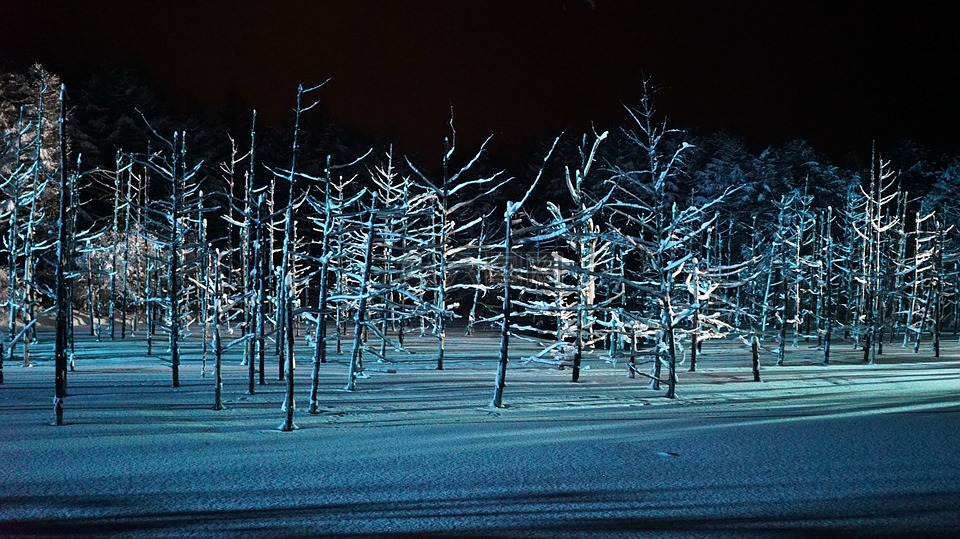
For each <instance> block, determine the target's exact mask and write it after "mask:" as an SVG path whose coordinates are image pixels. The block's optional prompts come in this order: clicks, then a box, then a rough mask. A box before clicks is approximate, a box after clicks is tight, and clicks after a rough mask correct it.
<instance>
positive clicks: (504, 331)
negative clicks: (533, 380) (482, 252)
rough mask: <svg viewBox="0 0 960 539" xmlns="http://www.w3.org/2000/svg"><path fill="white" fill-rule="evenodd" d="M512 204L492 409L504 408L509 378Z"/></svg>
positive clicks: (505, 243)
mask: <svg viewBox="0 0 960 539" xmlns="http://www.w3.org/2000/svg"><path fill="white" fill-rule="evenodd" d="M512 204H513V203H512V202H507V208H508V209H507V212H506V213H505V214H504V222H505V226H506V236H505V237H504V239H503V322H502V323H501V325H500V352H499V355H498V360H497V378H496V381H495V383H494V390H493V400H492V401H491V402H490V406H491V407H492V408H503V407H504V406H503V388H504V386H505V385H506V378H507V357H508V355H509V352H510V309H511V308H512V306H511V304H510V277H511V274H512V272H513V268H512V267H511V260H510V251H511V250H512V249H513V243H512V242H513V240H512V238H511V226H510V222H511V221H512V220H513V215H512V214H511V213H510V210H509V208H510V206H511V205H512Z"/></svg>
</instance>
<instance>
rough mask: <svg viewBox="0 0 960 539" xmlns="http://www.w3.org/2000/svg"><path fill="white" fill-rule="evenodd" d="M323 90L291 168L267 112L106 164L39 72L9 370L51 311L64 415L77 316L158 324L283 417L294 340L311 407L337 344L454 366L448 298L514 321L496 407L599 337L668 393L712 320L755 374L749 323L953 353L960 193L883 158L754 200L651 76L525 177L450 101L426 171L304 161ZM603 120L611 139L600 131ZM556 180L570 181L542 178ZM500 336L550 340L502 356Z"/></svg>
mask: <svg viewBox="0 0 960 539" xmlns="http://www.w3.org/2000/svg"><path fill="white" fill-rule="evenodd" d="M321 86H322V85H321ZM321 86H317V87H314V88H304V87H300V88H299V90H298V92H297V96H296V98H297V99H296V108H295V117H294V124H293V133H292V146H291V147H290V151H289V161H288V162H287V163H285V164H284V165H282V166H274V165H272V164H270V163H263V162H261V161H260V160H259V157H258V153H257V146H258V143H257V124H256V114H255V113H254V116H253V122H252V124H251V128H250V132H249V136H248V137H246V138H247V140H241V141H240V142H237V141H236V140H234V139H231V140H230V143H231V144H230V147H231V152H230V155H229V156H228V157H227V158H226V159H224V160H223V161H222V162H221V163H216V164H211V163H205V162H203V161H202V160H195V159H194V158H192V156H191V152H190V151H189V148H190V144H189V141H190V135H189V133H187V132H184V131H180V130H177V131H174V132H173V133H172V134H169V135H168V134H165V133H159V132H157V131H155V130H153V128H151V127H150V124H149V123H148V122H147V121H146V119H143V125H144V129H146V130H148V131H149V132H150V134H151V137H150V141H151V142H150V143H149V145H148V146H147V147H146V148H139V149H130V150H129V151H120V152H118V154H117V157H116V161H115V166H114V167H113V168H112V169H111V170H105V169H100V168H98V169H92V170H84V167H83V163H82V159H81V156H79V155H76V156H71V155H69V154H70V151H69V148H68V145H67V141H66V137H65V136H64V134H63V124H64V122H65V120H67V114H66V112H65V109H64V101H65V97H64V93H63V91H62V89H61V91H60V93H59V95H56V93H55V92H51V89H50V88H49V84H48V82H47V81H46V79H43V80H41V83H40V84H39V86H38V95H37V98H36V99H35V100H33V101H32V102H31V103H29V104H24V105H23V106H22V107H21V110H20V111H19V112H18V115H17V119H16V121H13V122H8V123H9V125H10V127H9V128H6V129H5V131H4V132H3V139H2V147H0V167H2V168H0V170H2V177H0V189H2V192H3V195H2V197H3V198H2V200H0V202H2V204H0V223H2V224H0V230H2V232H3V259H4V263H5V267H4V277H5V279H6V282H5V283H4V292H5V293H4V295H3V298H2V299H3V301H2V307H3V311H4V313H3V314H4V321H5V322H6V324H7V325H6V331H5V332H4V337H3V339H0V383H2V381H3V379H2V375H3V369H2V365H3V363H2V361H3V359H2V358H4V357H5V358H6V359H7V361H14V360H19V361H22V363H23V364H25V365H28V364H29V362H30V344H31V343H32V342H35V340H36V339H38V338H42V336H40V335H38V334H37V331H36V330H37V323H38V322H37V321H38V320H39V319H40V318H41V317H42V316H43V314H44V313H51V315H52V317H53V319H54V320H55V324H54V326H55V328H56V345H55V360H56V372H57V379H56V399H55V402H56V418H57V422H58V423H60V422H62V413H63V398H64V397H65V396H66V378H67V372H68V366H69V367H72V365H73V363H72V359H71V354H72V350H73V347H74V346H75V344H74V338H73V326H74V322H75V320H77V318H78V317H79V316H80V315H81V314H82V318H81V319H86V320H87V321H88V322H89V331H90V332H91V333H92V334H93V335H95V336H96V338H97V339H114V340H115V339H124V338H127V336H128V335H130V334H143V335H144V337H145V342H146V353H147V354H149V355H154V354H157V347H156V346H155V343H154V341H155V339H156V338H157V336H159V335H161V334H163V335H165V336H166V339H165V340H166V351H164V352H162V353H161V354H159V355H160V356H161V357H162V358H163V359H164V361H167V362H168V363H169V365H170V367H171V373H172V384H173V386H175V387H176V386H178V385H179V383H180V374H181V372H180V367H181V364H182V362H183V359H184V358H183V355H182V344H183V343H184V342H185V341H186V340H187V339H190V338H193V339H195V340H196V339H199V340H200V341H201V342H202V343H203V344H202V347H201V349H200V356H199V357H197V358H192V357H191V358H190V359H191V360H193V359H196V360H199V364H200V375H201V376H207V375H208V374H212V375H213V378H214V386H215V398H214V401H215V402H214V407H215V408H216V409H221V408H222V407H223V402H222V374H221V372H222V360H223V353H224V351H225V350H227V349H229V348H231V347H234V346H240V347H242V349H243V350H244V352H243V358H244V359H243V361H244V363H245V365H247V367H248V370H247V375H248V379H247V391H248V392H249V393H251V394H252V393H255V392H256V391H257V387H258V386H259V385H263V384H265V383H266V374H265V373H266V372H267V371H268V362H276V365H277V370H276V372H277V378H278V379H279V380H283V381H284V382H285V384H286V392H285V399H284V402H283V406H282V407H283V410H284V412H285V416H284V420H283V423H282V425H281V429H282V430H292V429H294V428H295V423H294V412H295V410H296V402H295V399H294V397H295V395H296V393H297V388H296V387H295V386H294V380H295V376H294V371H295V369H296V367H297V361H296V360H297V358H295V347H294V344H295V342H296V341H298V340H299V341H300V343H301V344H302V343H305V342H308V343H310V345H311V346H312V348H313V354H312V365H311V377H310V379H311V387H310V388H309V403H310V404H309V412H311V413H318V412H319V410H320V404H319V403H320V395H319V374H320V370H321V369H322V364H323V363H325V362H327V359H328V357H329V354H328V347H335V349H336V351H337V352H338V353H342V352H344V350H346V353H347V362H348V365H347V367H348V368H347V379H346V380H344V389H346V390H350V391H352V390H355V389H357V387H358V383H360V380H362V379H363V377H364V370H365V363H368V362H369V361H371V360H374V361H387V360H394V359H396V358H398V357H402V356H403V354H406V353H407V352H406V348H405V337H408V336H409V334H410V333H411V332H414V331H418V332H419V333H420V334H421V335H431V336H432V337H433V338H435V339H436V352H435V360H436V368H437V369H444V368H445V363H444V359H445V356H446V346H445V344H446V339H447V335H448V332H449V331H450V328H451V326H450V324H451V321H452V320H454V319H455V318H462V319H464V321H465V322H466V331H467V332H468V333H469V332H471V331H473V330H474V328H476V327H479V326H488V327H499V329H500V352H499V357H498V361H497V369H496V373H495V376H494V396H493V399H492V401H491V405H492V406H493V407H501V406H503V393H504V387H505V379H506V376H507V367H508V363H509V360H510V359H511V357H513V359H522V360H524V361H533V362H540V363H545V364H549V365H553V366H556V367H560V368H568V367H569V368H570V369H571V373H572V381H574V382H576V381H578V380H579V379H580V377H581V376H582V367H583V362H584V360H585V358H587V357H590V356H593V357H594V358H596V359H600V360H604V361H610V362H613V363H615V364H616V363H617V362H624V363H626V365H627V370H626V372H627V373H628V375H629V376H630V377H631V378H633V377H636V376H638V375H639V376H641V377H644V378H646V379H649V380H650V387H651V388H652V389H656V390H659V389H660V386H661V384H665V385H666V386H667V389H666V393H665V394H666V396H667V397H674V396H675V395H676V391H677V371H678V369H680V368H681V366H683V365H685V364H689V370H691V371H693V370H696V367H697V362H698V361H701V360H703V357H702V355H701V354H702V344H703V342H704V341H706V340H709V339H718V338H728V337H739V338H741V339H743V340H744V342H745V343H747V344H748V345H749V346H750V348H751V349H752V352H753V353H752V357H753V372H754V376H755V379H757V380H759V361H760V354H759V350H760V349H761V347H762V345H761V342H765V341H771V342H774V343H775V344H776V352H775V353H776V363H777V364H778V365H782V364H783V362H784V361H785V359H787V358H788V357H789V351H788V349H789V348H792V347H797V346H800V345H801V343H811V342H814V343H816V345H817V346H819V347H820V348H821V349H822V351H823V362H824V364H829V362H830V350H831V344H832V343H833V342H834V341H836V340H837V339H842V340H843V341H844V342H847V343H850V344H852V345H853V346H859V347H861V348H862V350H863V354H864V361H865V362H868V363H872V362H874V361H875V358H876V355H878V354H882V353H883V345H884V342H885V341H886V342H887V343H888V344H889V343H892V342H893V340H894V339H895V338H899V339H900V344H901V346H913V348H914V350H915V351H919V349H920V343H921V340H923V339H930V340H931V344H932V346H933V350H934V354H935V355H939V350H940V347H939V344H940V341H941V338H942V335H943V331H944V327H951V326H952V327H953V329H954V331H956V329H957V325H958V318H960V310H958V308H957V302H956V300H955V291H956V289H957V281H958V279H960V272H958V257H957V252H958V249H957V247H958V245H957V236H956V230H955V228H954V226H953V223H954V222H955V221H956V218H957V208H956V206H955V205H949V204H945V203H944V199H945V197H940V198H935V197H932V196H928V197H924V198H922V199H914V198H911V197H910V195H909V194H908V193H907V192H905V191H904V190H903V189H902V188H901V187H900V185H899V183H898V181H897V178H898V176H897V174H895V173H894V172H893V171H892V170H891V169H890V167H889V166H888V164H887V163H886V162H885V161H883V160H882V159H881V158H880V157H879V156H877V157H875V158H874V159H873V163H872V166H871V168H870V170H869V173H868V174H867V176H866V178H865V179H863V180H861V179H860V178H859V177H851V178H849V181H847V182H846V190H845V191H844V192H843V194H842V196H841V197H840V199H841V200H842V201H843V207H841V208H834V207H831V206H829V205H828V206H824V205H821V204H819V203H818V200H817V196H816V195H815V194H813V193H812V192H811V191H810V190H808V189H807V187H806V186H807V184H808V183H809V180H806V181H805V182H804V183H803V185H804V187H803V188H802V189H798V188H794V189H790V190H785V191H784V192H782V193H780V195H779V197H778V198H776V199H774V200H773V201H772V202H771V203H769V204H767V205H766V206H765V207H764V208H762V209H760V208H758V209H757V211H754V212H752V213H751V214H748V217H747V218H744V215H745V214H744V211H743V208H742V207H739V205H741V204H742V199H740V198H739V197H740V189H741V187H739V186H738V183H739V182H738V179H737V178H736V177H734V176H735V174H734V173H730V174H729V175H728V176H730V177H726V178H725V186H720V187H717V186H704V185H699V186H697V185H691V182H690V181H689V178H690V174H689V170H688V168H687V167H688V156H689V154H690V152H691V151H692V150H693V146H692V145H691V143H690V142H689V139H688V138H687V137H686V135H685V134H684V133H683V132H681V131H678V130H674V129H671V128H669V127H668V126H667V125H666V123H665V122H664V121H663V120H661V119H660V118H659V117H658V116H657V114H656V111H655V110H654V107H653V92H652V91H647V92H645V93H644V95H643V96H642V98H641V100H640V104H639V106H638V107H636V108H631V109H629V112H630V115H631V121H632V123H631V125H630V126H629V127H628V128H626V129H623V130H622V132H620V133H618V134H615V135H613V136H611V134H610V133H608V132H603V133H596V132H594V133H589V134H587V135H585V136H583V137H582V138H581V139H579V141H577V143H576V144H575V147H576V151H575V152H568V155H561V153H562V152H557V151H556V149H557V147H558V144H559V142H560V140H561V139H560V138H559V137H558V139H557V140H556V141H554V144H553V145H552V146H551V148H550V150H549V151H548V152H547V153H546V156H545V158H544V160H543V163H542V165H541V166H540V167H539V168H538V169H537V170H536V172H535V173H532V174H533V175H532V177H530V178H506V177H505V176H504V174H503V173H500V172H496V173H485V172H481V171H480V168H482V167H480V166H478V163H479V162H480V161H481V160H482V156H483V153H484V151H485V147H486V145H487V144H488V142H489V140H490V139H487V141H485V142H484V143H483V144H482V145H481V146H480V148H479V149H478V150H477V151H476V153H474V154H473V155H472V157H469V158H467V159H462V158H460V156H459V155H458V154H457V153H456V151H457V149H458V148H457V143H456V142H457V139H456V131H455V130H454V129H453V122H452V120H451V125H450V131H451V134H450V137H449V139H448V140H447V141H446V143H445V151H444V155H443V161H442V163H441V167H440V169H441V172H440V173H439V175H438V176H437V177H432V176H431V174H430V173H428V172H424V171H422V170H421V169H420V168H419V167H418V166H416V165H415V164H414V163H413V162H412V161H411V160H410V159H398V158H397V157H396V156H395V155H394V152H393V150H392V148H391V149H389V150H386V151H382V152H375V151H372V150H371V151H367V152H360V153H358V154H357V155H355V156H354V157H352V158H349V159H346V160H345V161H344V162H342V163H337V162H335V160H334V158H333V156H332V155H331V156H328V157H327V158H326V160H325V163H324V164H323V165H322V166H321V167H319V168H318V167H316V166H313V167H308V166H304V165H303V164H302V163H301V162H300V161H298V156H299V155H300V152H301V150H302V149H301V147H300V144H301V127H300V126H301V117H302V115H304V114H306V113H308V112H309V111H310V109H311V108H313V107H314V106H315V105H316V101H312V102H310V103H305V102H304V100H305V99H311V98H312V97H313V96H314V95H315V94H316V93H317V92H318V91H319V90H320V88H321ZM51 105H55V108H56V109H57V110H58V111H59V112H58V113H57V114H56V115H54V116H55V117H56V119H54V120H51V118H50V114H49V111H48V110H47V109H48V108H49V107H50V106H51ZM51 121H52V122H54V123H55V124H56V125H57V126H58V128H59V129H56V130H53V129H51V128H50V126H49V125H47V124H48V123H50V122H51ZM614 137H616V138H617V139H618V141H619V142H618V144H619V145H620V146H619V147H618V149H617V150H616V151H609V152H604V147H605V145H607V144H609V141H610V139H611V138H614ZM241 147H242V148H245V149H241ZM68 157H69V158H72V161H71V160H68ZM455 162H462V163H463V164H462V165H459V166H454V164H453V163H455ZM548 176H556V177H557V178H556V179H558V180H559V181H558V182H555V183H554V184H555V185H556V184H559V185H561V186H562V191H561V192H560V193H554V194H552V195H550V197H549V199H548V200H543V197H542V196H540V197H534V196H533V195H534V193H536V194H538V195H543V194H544V192H545V191H544V189H543V184H544V183H545V182H549V181H550V178H547V177H548ZM507 184H510V185H517V184H520V185H522V186H523V193H524V194H523V196H522V197H521V198H520V199H519V201H504V200H502V199H503V197H502V196H501V194H500V193H501V192H502V191H503V189H504V186H505V185H507ZM90 186H99V187H100V189H101V191H104V192H109V193H111V200H100V201H99V202H98V201H94V202H89V201H88V202H87V203H88V204H100V205H101V206H102V205H103V204H104V203H106V204H107V205H109V211H107V212H101V213H103V215H102V217H101V218H100V219H98V220H91V219H90V217H89V214H88V213H87V212H85V210H84V200H83V198H82V197H80V196H79V195H80V192H81V190H82V189H85V188H88V187H90ZM538 199H539V200H540V201H539V203H538V202H536V201H537V200H538ZM45 270H46V271H47V273H50V274H52V277H51V276H50V275H44V271H45ZM75 313H76V316H75ZM225 330H230V331H229V332H227V331H225ZM227 334H229V335H232V336H233V337H232V338H231V339H230V340H229V341H225V340H224V336H225V335H227ZM512 339H525V340H530V341H534V342H536V343H538V344H539V345H540V349H541V351H540V352H539V353H538V354H535V355H534V356H533V357H525V358H517V357H516V355H515V354H514V355H513V356H511V350H510V343H511V341H512ZM211 357H212V362H213V368H212V371H210V372H208V362H209V361H210V358H211ZM643 365H647V366H648V368H645V367H643ZM664 370H666V373H664V372H663V371H664Z"/></svg>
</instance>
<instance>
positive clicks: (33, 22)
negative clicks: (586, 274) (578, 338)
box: [0, 0, 960, 158]
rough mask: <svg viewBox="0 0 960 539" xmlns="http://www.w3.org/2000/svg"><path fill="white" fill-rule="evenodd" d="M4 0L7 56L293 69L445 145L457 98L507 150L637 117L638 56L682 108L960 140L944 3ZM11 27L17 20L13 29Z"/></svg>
mask: <svg viewBox="0 0 960 539" xmlns="http://www.w3.org/2000/svg"><path fill="white" fill-rule="evenodd" d="M153 4H160V5H162V7H157V6H155V5H153ZM890 4H893V3H887V2H845V1H837V0H835V1H832V2H825V3H811V2H791V3H787V2H770V1H763V2H754V1H749V2H747V1H741V2H719V1H715V2H656V3H654V2H647V1H640V0H636V1H631V0H623V1H614V0H595V2H590V1H587V0H544V1H532V0H531V1H526V0H515V1H499V2H494V1H453V0H447V1H438V0H429V1H416V0H407V1H400V0H394V1H369V0H353V1H329V2H320V1H316V2H293V1H276V2H264V1H236V2H227V1H210V0H204V1H197V2H193V1H190V2H186V1H181V2H134V1H125V2H110V1H99V2H93V1H87V2H83V1H76V0H74V1H52V0H47V1H43V2H39V1H36V0H5V1H4V2H3V5H4V10H5V11H6V16H5V17H4V19H6V20H5V24H4V27H5V30H4V31H3V32H0V58H2V57H3V56H4V55H8V56H9V57H10V58H13V59H16V60H21V61H22V60H24V59H30V58H38V59H40V60H41V61H43V62H45V63H47V64H48V65H49V66H50V68H51V69H52V70H54V71H56V72H60V73H63V74H64V76H65V77H66V79H67V80H68V81H69V80H70V77H78V76H81V75H82V74H83V73H84V72H85V71H87V70H89V69H91V68H94V67H96V66H97V65H100V64H103V63H109V64H130V65H134V66H137V67H138V68H139V69H141V70H142V71H143V72H144V74H145V75H146V76H147V77H148V79H149V80H150V81H151V82H153V83H154V84H155V85H156V87H157V89H158V91H159V92H160V93H161V95H165V96H167V97H169V98H170V99H171V100H173V101H174V102H175V103H177V104H178V106H179V107H180V110H181V111H183V112H196V111H204V110H211V111H216V110H223V109H224V108H225V102H228V101H233V103H234V104H235V105H239V106H241V107H243V109H249V108H252V107H256V108H257V109H258V110H259V111H260V112H261V114H262V115H263V116H264V117H266V118H267V119H268V120H274V121H275V120H277V119H279V118H283V117H289V114H290V112H289V111H290V108H291V107H292V104H293V99H294V92H295V89H296V85H297V84H298V83H300V82H303V83H305V84H308V85H309V84H315V83H317V82H320V81H322V80H324V79H325V78H327V77H332V78H333V80H332V82H331V84H330V85H329V86H328V87H326V88H325V89H324V90H323V91H322V94H321V95H320V97H321V99H322V101H323V107H324V110H325V111H326V112H327V113H328V114H329V115H330V116H331V117H332V118H333V119H335V120H336V121H338V122H340V123H343V124H346V125H349V126H352V127H355V128H357V129H359V130H361V131H364V132H368V133H370V134H373V135H377V136H382V137H386V138H388V139H390V140H392V141H396V142H397V143H398V144H400V145H401V146H402V147H404V148H408V149H410V150H412V151H414V152H416V153H420V154H421V155H424V156H429V157H431V158H433V154H435V155H439V152H438V151H437V152H434V150H438V149H439V147H440V145H441V144H442V137H443V135H444V133H445V132H446V121H447V117H448V112H449V104H450V103H451V102H452V103H453V105H454V106H455V110H456V123H457V126H458V131H459V133H460V135H461V142H462V143H463V144H464V145H475V144H477V143H479V141H480V140H481V139H482V137H484V136H485V135H486V134H488V133H499V134H498V136H497V138H496V139H495V140H496V143H495V145H494V151H495V153H499V154H500V155H502V156H509V154H510V153H511V152H514V153H515V152H517V151H519V150H520V149H522V148H528V147H529V146H531V145H533V144H534V143H535V142H536V141H540V140H545V139H548V138H549V137H552V136H553V135H555V134H557V133H558V132H559V131H561V130H564V129H570V130H581V129H584V128H586V127H588V126H589V125H590V121H596V122H597V123H598V124H599V125H600V126H602V127H609V126H611V125H614V124H615V123H617V122H620V121H622V120H624V119H625V118H626V115H625V113H624V111H623V104H624V103H627V104H630V103H634V102H635V101H636V100H637V97H638V95H639V87H640V83H639V81H640V78H641V73H646V74H647V75H651V76H653V77H654V80H655V81H656V82H658V83H659V84H661V85H663V86H664V87H665V90H664V92H663V94H662V95H661V97H660V100H659V108H660V110H661V111H662V112H664V113H666V114H667V115H668V116H669V117H670V119H671V120H672V121H673V123H674V125H676V126H679V127H683V128H689V129H699V130H701V131H703V132H710V131H715V130H720V129H725V130H727V131H729V132H731V133H733V134H736V135H738V136H740V137H742V138H744V139H745V140H746V141H747V142H748V143H750V144H751V145H752V146H753V147H755V148H762V147H763V146H765V145H766V144H776V143H780V142H783V141H785V140H787V139H789V138H792V137H802V138H806V139H808V140H810V141H811V142H812V143H813V144H814V145H815V146H816V147H818V148H820V149H822V150H824V151H826V152H827V153H828V154H831V155H834V156H837V155H842V154H844V153H846V152H849V151H855V152H859V153H864V152H866V151H869V146H870V143H871V141H872V140H873V139H877V140H878V141H879V142H880V143H881V144H884V143H890V142H892V141H895V140H897V139H900V138H913V139H917V140H919V141H921V142H923V143H926V144H927V145H930V146H932V147H933V148H934V149H937V150H944V151H948V152H950V153H952V154H957V153H960V75H958V70H960V52H958V51H960V32H958V31H956V30H955V29H954V28H952V27H953V26H955V25H956V21H957V18H956V14H957V13H955V11H956V10H955V9H954V8H951V7H950V3H947V2H943V3H937V2H900V3H897V4H894V5H893V6H891V5H890ZM8 30H9V31H8Z"/></svg>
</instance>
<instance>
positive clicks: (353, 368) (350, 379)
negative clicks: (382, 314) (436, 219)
mask: <svg viewBox="0 0 960 539" xmlns="http://www.w3.org/2000/svg"><path fill="white" fill-rule="evenodd" d="M376 208H377V193H376V192H374V193H373V202H372V204H371V205H370V217H369V220H368V221H367V243H366V247H365V248H364V255H363V275H362V276H361V282H360V300H359V301H358V302H357V314H356V317H355V319H354V324H355V326H354V329H355V331H354V336H353V354H352V355H351V357H350V368H349V372H348V374H347V386H346V387H345V388H344V389H346V390H347V391H353V390H354V389H356V385H357V377H358V376H359V375H360V374H361V373H362V372H363V344H362V342H361V341H362V338H363V333H364V331H363V330H364V326H365V324H366V316H367V300H368V298H369V296H370V270H371V266H372V265H373V237H374V234H375V233H376V229H375V228H374V218H375V216H376Z"/></svg>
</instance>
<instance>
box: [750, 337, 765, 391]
mask: <svg viewBox="0 0 960 539" xmlns="http://www.w3.org/2000/svg"><path fill="white" fill-rule="evenodd" d="M750 351H751V355H752V357H753V381H754V382H762V381H763V380H761V379H760V339H758V338H757V336H756V335H754V336H753V338H751V339H750Z"/></svg>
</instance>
